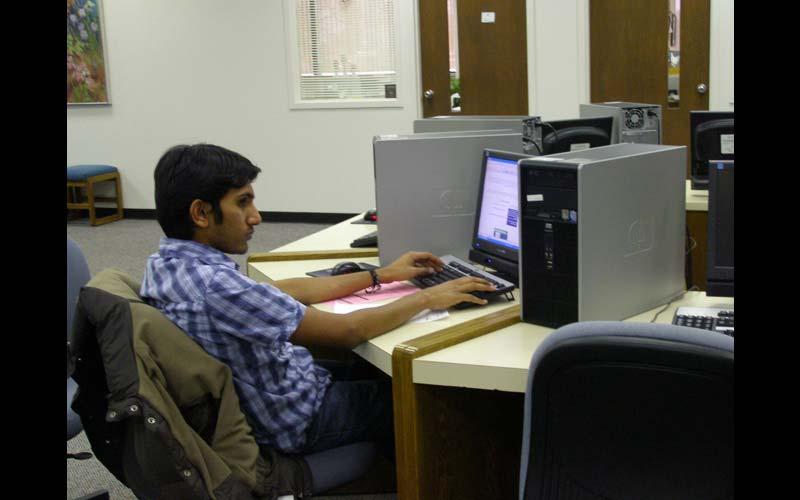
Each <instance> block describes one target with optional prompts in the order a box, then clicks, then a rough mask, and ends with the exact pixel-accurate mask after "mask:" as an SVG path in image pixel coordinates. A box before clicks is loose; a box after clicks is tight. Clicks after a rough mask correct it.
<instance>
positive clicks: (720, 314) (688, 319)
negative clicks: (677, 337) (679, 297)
mask: <svg viewBox="0 0 800 500" xmlns="http://www.w3.org/2000/svg"><path fill="white" fill-rule="evenodd" d="M672 324H673V325H679V326H689V327H692V328H700V329H703V330H711V331H713V332H719V333H724V334H725V335H728V336H730V337H733V336H734V331H735V330H734V322H733V309H723V308H719V307H679V308H678V310H677V311H675V316H674V317H673V318H672Z"/></svg>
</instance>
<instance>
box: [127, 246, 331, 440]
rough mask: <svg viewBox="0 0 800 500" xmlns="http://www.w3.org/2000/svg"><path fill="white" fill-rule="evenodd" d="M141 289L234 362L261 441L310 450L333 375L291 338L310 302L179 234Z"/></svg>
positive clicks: (152, 264) (153, 259)
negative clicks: (309, 435)
mask: <svg viewBox="0 0 800 500" xmlns="http://www.w3.org/2000/svg"><path fill="white" fill-rule="evenodd" d="M141 296H142V298H143V299H144V300H145V301H146V302H147V303H148V304H150V305H153V306H155V307H157V308H158V309H160V310H161V311H162V312H163V313H164V314H166V315H167V317H168V318H169V319H171V320H172V321H173V322H174V323H175V324H176V325H178V326H179V327H180V328H181V329H182V330H183V331H185V332H186V333H188V334H189V336H190V337H192V338H193V339H194V340H195V342H197V343H198V344H200V346H202V347H203V349H205V350H206V352H208V353H209V354H211V355H212V356H214V357H215V358H217V359H218V360H220V361H222V362H223V363H225V364H227V365H228V366H230V368H231V371H232V372H233V380H234V385H235V387H236V391H237V393H238V395H239V403H240V405H241V407H242V410H243V411H244V413H245V415H247V419H248V422H249V423H250V426H251V427H252V428H253V434H254V435H255V439H256V441H257V442H259V443H263V444H266V445H269V446H272V447H274V448H277V449H279V450H281V451H283V452H286V453H296V452H299V451H301V450H302V448H303V446H304V445H305V442H306V435H305V434H306V429H307V427H308V425H309V424H310V423H311V420H312V419H313V418H314V416H315V415H316V414H317V411H318V410H319V407H320V405H321V404H322V400H323V398H324V396H325V392H326V390H327V388H328V386H329V385H330V382H331V377H330V373H329V372H328V371H327V370H326V369H325V368H323V367H321V366H318V365H316V364H315V363H314V360H313V358H312V357H311V353H309V352H308V350H307V349H305V348H304V347H300V346H296V345H294V344H292V343H291V342H289V338H290V337H291V336H292V333H294V331H295V330H296V329H297V326H298V325H299V324H300V321H301V320H302V319H303V316H304V314H305V310H306V307H305V306H304V305H303V304H301V303H300V302H297V301H296V300H294V299H293V298H292V297H290V296H289V295H286V294H285V293H283V292H281V291H280V290H278V289H277V288H275V287H273V286H270V285H268V284H266V283H260V284H259V283H256V282H255V281H253V280H252V279H250V278H248V277H247V276H244V275H243V274H242V273H240V272H239V265H238V264H236V262H234V261H233V260H231V259H230V258H229V257H228V256H227V255H225V254H224V253H222V252H220V251H219V250H216V249H214V248H212V247H210V246H208V245H203V244H201V243H197V242H194V241H187V240H179V239H172V238H162V239H161V242H160V245H159V250H158V253H155V254H153V255H151V256H150V257H149V258H148V260H147V265H146V268H145V276H144V281H143V283H142V290H141Z"/></svg>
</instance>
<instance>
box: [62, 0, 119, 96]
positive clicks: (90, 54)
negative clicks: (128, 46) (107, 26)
mask: <svg viewBox="0 0 800 500" xmlns="http://www.w3.org/2000/svg"><path fill="white" fill-rule="evenodd" d="M110 103H111V100H110V97H109V87H108V58H107V57H106V40H105V34H104V31H103V11H102V9H101V7H100V0H67V104H68V105H75V104H110Z"/></svg>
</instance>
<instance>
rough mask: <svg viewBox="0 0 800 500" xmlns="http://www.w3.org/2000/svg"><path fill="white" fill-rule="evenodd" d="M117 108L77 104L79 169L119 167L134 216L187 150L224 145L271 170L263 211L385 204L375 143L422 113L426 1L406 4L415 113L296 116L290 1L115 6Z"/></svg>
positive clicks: (74, 140) (111, 11)
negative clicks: (174, 151)
mask: <svg viewBox="0 0 800 500" xmlns="http://www.w3.org/2000/svg"><path fill="white" fill-rule="evenodd" d="M103 8H104V20H105V23H106V27H105V32H106V39H107V41H108V48H107V50H108V64H109V68H110V87H111V100H112V105H111V106H103V107H74V106H73V107H68V108H67V163H68V164H74V163H89V162H94V163H112V164H115V165H118V166H119V167H120V169H121V171H122V182H123V193H124V197H125V206H126V208H145V209H147V208H150V209H152V208H155V204H154V201H153V181H152V174H153V169H154V167H155V165H156V162H157V161H158V158H159V157H160V156H161V154H162V153H163V152H164V151H165V150H166V149H167V148H169V147H171V146H173V145H175V144H178V143H194V142H201V141H202V142H209V143H215V144H219V145H222V146H225V147H228V148H230V149H233V150H235V151H238V152H240V153H242V154H243V155H245V156H246V157H248V158H249V159H250V160H251V161H253V162H254V163H255V164H256V165H258V166H260V167H261V169H262V174H261V175H260V176H259V177H258V179H257V180H256V182H255V185H254V188H255V192H256V204H257V206H258V207H259V209H260V210H262V211H287V212H350V213H356V212H360V211H363V210H366V209H367V208H371V207H374V205H375V201H374V182H373V177H372V137H373V136H374V135H376V134H384V133H410V132H411V131H412V121H413V120H414V119H415V118H416V117H417V116H418V114H419V112H418V110H417V106H416V102H417V99H416V92H417V90H416V87H417V85H418V84H417V82H418V76H417V74H416V64H415V56H414V52H415V51H414V47H415V41H414V40H415V33H414V30H415V28H414V26H415V21H414V5H413V3H412V2H407V1H403V2H400V13H399V17H398V26H399V28H400V30H399V33H398V36H399V39H400V43H399V47H400V49H401V50H402V54H401V56H402V57H404V62H403V63H402V68H403V73H404V74H403V75H402V80H401V85H398V95H399V96H400V95H402V94H401V93H402V92H403V90H405V91H406V97H407V98H406V106H405V107H404V108H373V109H364V110H358V109H344V110H331V109H326V110H291V111H290V110H289V108H288V84H287V77H286V50H285V44H284V26H283V13H282V12H283V11H282V2H280V1H278V0H269V1H265V0H236V1H229V2H216V1H211V0H170V1H169V2H164V1H159V0H141V1H137V2H126V1H119V0H116V1H115V0H106V1H104V2H103Z"/></svg>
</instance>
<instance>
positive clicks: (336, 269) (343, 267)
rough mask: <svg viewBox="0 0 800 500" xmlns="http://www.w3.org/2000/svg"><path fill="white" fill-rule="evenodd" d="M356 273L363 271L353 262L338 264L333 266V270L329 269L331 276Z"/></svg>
mask: <svg viewBox="0 0 800 500" xmlns="http://www.w3.org/2000/svg"><path fill="white" fill-rule="evenodd" d="M358 271H363V269H361V266H359V265H358V264H356V263H355V262H339V263H338V264H336V265H335V266H333V269H331V276H339V275H340V274H350V273H357V272H358Z"/></svg>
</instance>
